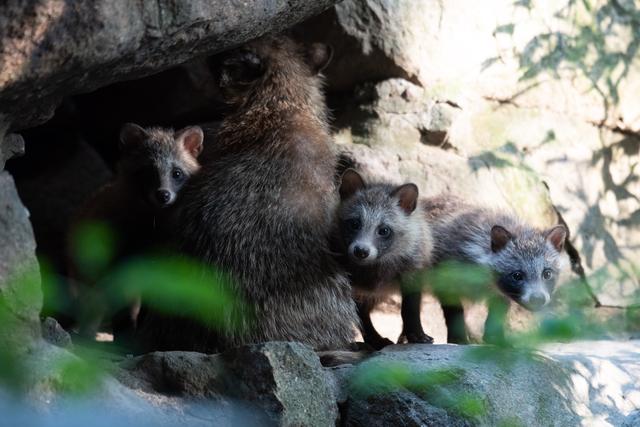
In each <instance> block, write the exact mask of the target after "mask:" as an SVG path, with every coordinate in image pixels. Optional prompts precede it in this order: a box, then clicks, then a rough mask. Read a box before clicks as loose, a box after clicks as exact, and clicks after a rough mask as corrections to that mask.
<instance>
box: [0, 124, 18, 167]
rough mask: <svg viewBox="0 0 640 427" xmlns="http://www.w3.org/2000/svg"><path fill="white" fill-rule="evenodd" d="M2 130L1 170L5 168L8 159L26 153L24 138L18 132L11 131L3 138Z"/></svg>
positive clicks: (0, 138) (0, 145) (0, 143)
mask: <svg viewBox="0 0 640 427" xmlns="http://www.w3.org/2000/svg"><path fill="white" fill-rule="evenodd" d="M2 133H3V132H0V171H3V170H4V165H5V164H6V163H7V160H9V159H12V158H14V157H19V156H22V155H23V154H24V139H23V138H22V136H20V135H18V134H17V133H10V134H8V135H5V136H4V138H2V136H1V135H2Z"/></svg>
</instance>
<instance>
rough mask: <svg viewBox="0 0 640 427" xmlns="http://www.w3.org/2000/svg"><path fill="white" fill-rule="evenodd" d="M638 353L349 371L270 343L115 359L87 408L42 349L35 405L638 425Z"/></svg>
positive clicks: (433, 350) (181, 413) (386, 363)
mask: <svg viewBox="0 0 640 427" xmlns="http://www.w3.org/2000/svg"><path fill="white" fill-rule="evenodd" d="M638 354H640V341H626V342H611V341H583V342H573V343H566V344H550V345H546V346H544V347H543V348H542V349H540V350H537V351H524V350H516V349H498V348H495V347H489V346H456V345H396V346H391V347H388V348H386V349H384V350H383V351H381V352H378V353H375V354H373V355H369V356H367V355H364V354H362V353H352V352H335V353H329V354H327V353H324V354H323V356H324V358H326V357H327V356H331V357H330V358H331V359H333V360H334V361H335V360H344V361H345V362H346V363H343V364H338V365H336V366H333V367H323V366H322V365H321V364H320V358H319V357H318V355H317V354H316V353H315V352H313V351H312V350H311V349H309V348H308V347H306V346H304V345H302V344H299V343H293V342H269V343H264V344H258V345H250V346H244V347H240V348H236V349H232V350H230V351H227V352H225V353H222V354H216V355H205V354H200V353H190V352H157V353H150V354H147V355H144V356H140V357H136V358H126V359H125V360H121V361H112V362H109V368H108V369H109V371H110V374H109V375H105V376H103V377H101V379H100V380H99V384H98V385H97V386H96V387H95V388H94V389H93V391H92V392H91V393H90V394H89V395H88V396H90V397H83V400H82V401H78V400H74V399H70V397H69V396H73V393H72V392H70V390H69V388H68V387H67V386H65V381H66V380H65V379H64V378H63V376H61V374H60V372H57V371H55V369H54V368H52V367H55V366H60V361H61V360H78V359H77V357H76V356H73V355H72V354H71V353H69V352H68V351H66V350H63V349H61V348H59V347H55V346H52V345H50V344H44V343H42V344H41V346H40V347H39V348H37V349H36V350H35V351H34V352H33V353H32V355H31V356H30V357H29V362H28V363H29V364H30V365H32V366H31V368H30V372H32V373H33V375H34V378H33V381H32V382H31V385H30V389H31V392H30V397H31V399H30V402H31V403H30V405H33V404H34V403H33V402H36V410H37V411H39V412H40V413H41V414H42V420H43V421H42V423H43V424H44V425H49V424H48V423H50V422H51V420H55V419H60V418H58V417H62V416H64V417H65V419H70V420H77V423H75V422H74V421H70V422H71V425H76V424H78V425H80V423H81V422H83V420H84V421H86V420H87V419H92V420H95V419H98V420H99V421H98V425H102V424H104V425H112V424H113V422H117V423H119V424H135V425H146V424H148V425H177V424H180V425H187V426H205V425H240V424H241V425H273V424H277V425H286V426H294V425H295V426H299V425H304V426H334V425H345V426H383V425H410V426H414V425H415V426H417V425H430V426H439V425H447V426H467V425H486V426H489V425H491V426H495V425H510V426H511V425H514V426H515V425H529V426H536V425H540V426H568V425H580V424H582V425H594V424H598V425H615V426H632V425H637V424H634V423H635V422H637V420H638V418H639V412H638V409H637V408H638V407H640V388H639V386H638V384H640V364H638V363H637V355H638ZM33 397H37V398H36V399H33ZM32 410H33V407H30V408H25V409H24V410H20V409H16V406H15V405H14V406H12V407H11V410H9V409H7V412H5V411H4V410H3V413H5V414H13V417H12V416H8V417H7V418H5V419H4V421H11V422H13V421H17V420H19V419H21V418H20V417H21V416H25V413H27V411H32ZM16 417H17V419H16ZM3 418H4V417H3ZM92 423H93V422H92ZM239 423H240V424H239ZM0 424H2V423H0Z"/></svg>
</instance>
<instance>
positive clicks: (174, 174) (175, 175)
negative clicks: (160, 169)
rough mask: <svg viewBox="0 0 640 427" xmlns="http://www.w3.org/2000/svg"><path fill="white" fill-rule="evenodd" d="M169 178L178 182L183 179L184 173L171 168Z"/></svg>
mask: <svg viewBox="0 0 640 427" xmlns="http://www.w3.org/2000/svg"><path fill="white" fill-rule="evenodd" d="M171 178H173V179H175V180H176V181H180V180H181V179H182V178H184V172H182V170H180V169H178V168H173V170H172V171H171Z"/></svg>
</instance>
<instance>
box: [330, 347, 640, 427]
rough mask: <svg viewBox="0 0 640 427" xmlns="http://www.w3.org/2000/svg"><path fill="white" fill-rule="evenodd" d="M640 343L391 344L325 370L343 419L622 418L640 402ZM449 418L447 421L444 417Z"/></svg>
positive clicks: (562, 421)
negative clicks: (519, 346) (531, 347)
mask: <svg viewBox="0 0 640 427" xmlns="http://www.w3.org/2000/svg"><path fill="white" fill-rule="evenodd" d="M639 350H640V342H638V341H629V342H612V341H590V342H574V343H567V344H553V345H547V346H545V347H543V348H542V349H541V350H540V351H536V352H534V353H528V352H524V351H517V350H512V349H503V350H499V349H495V348H492V347H484V346H455V345H401V346H393V347H387V348H386V349H384V350H383V351H382V352H380V353H378V354H377V355H375V356H373V357H371V358H370V359H368V360H366V361H365V362H362V363H361V364H359V365H358V366H356V367H353V366H351V365H342V366H339V367H337V368H327V369H328V372H329V373H330V374H331V375H333V376H334V377H336V382H337V384H338V385H339V387H341V388H342V390H343V392H345V390H346V392H345V393H346V394H347V395H348V397H347V398H344V401H343V403H341V406H342V414H343V419H342V422H343V423H345V425H362V426H364V425H388V424H387V422H388V421H389V420H391V419H394V424H396V425H486V426H492V425H531V426H566V425H610V426H616V425H622V423H623V422H629V420H632V419H633V418H632V417H633V416H634V413H635V412H634V411H636V407H637V404H638V400H639V399H640V388H639V387H638V384H639V380H640V366H639V365H638V364H637V360H636V358H635V356H636V355H637V354H638V351H639ZM443 423H444V424H443Z"/></svg>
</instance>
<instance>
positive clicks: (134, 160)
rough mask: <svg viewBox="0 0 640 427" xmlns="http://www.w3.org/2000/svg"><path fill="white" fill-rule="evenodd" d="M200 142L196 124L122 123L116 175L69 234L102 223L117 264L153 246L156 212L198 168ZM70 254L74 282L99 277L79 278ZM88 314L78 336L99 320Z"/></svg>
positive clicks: (82, 211) (86, 207)
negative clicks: (180, 126)
mask: <svg viewBox="0 0 640 427" xmlns="http://www.w3.org/2000/svg"><path fill="white" fill-rule="evenodd" d="M202 141H203V133H202V130H201V129H200V128H199V127H197V126H193V127H187V128H184V129H181V130H178V131H173V130H170V129H161V128H142V127H140V126H138V125H136V124H133V123H127V124H125V125H124V126H123V127H122V130H121V131H120V150H121V157H120V160H119V162H118V165H117V170H116V175H115V178H114V180H113V181H112V182H110V183H108V184H107V185H105V186H104V187H102V188H101V189H100V190H98V191H97V192H96V193H95V194H94V195H93V196H92V197H91V198H90V199H89V200H88V202H87V203H86V204H85V205H84V206H83V207H82V208H81V209H80V210H79V213H78V215H77V216H76V218H75V219H74V221H73V225H72V230H71V231H72V233H73V232H75V230H76V227H77V226H78V225H79V224H81V223H89V222H99V223H104V224H105V225H107V226H108V227H110V230H111V231H113V232H114V234H115V235H116V242H117V245H118V246H117V248H116V254H115V259H114V261H116V262H117V261H119V260H122V259H123V258H124V257H126V256H129V255H132V254H134V253H137V252H139V251H141V250H144V249H147V248H149V247H150V246H152V245H153V241H154V240H155V237H156V236H155V235H156V233H157V231H156V229H155V220H156V216H159V215H162V214H163V213H164V211H165V208H167V207H169V206H171V205H173V204H174V203H175V201H176V199H177V197H178V194H179V192H180V190H181V189H182V187H183V186H184V184H185V183H186V182H187V181H188V180H189V178H190V177H191V176H192V175H193V174H195V173H196V172H197V171H198V169H199V168H200V165H199V164H198V160H197V158H198V156H199V155H200V153H201V151H202ZM70 258H71V265H70V275H71V276H72V277H73V279H74V280H75V281H76V282H77V283H76V285H80V286H81V287H82V286H83V284H84V285H89V284H90V283H87V282H95V281H96V280H97V279H98V278H96V277H92V278H89V277H84V276H83V274H82V272H81V270H82V269H81V268H78V266H77V265H75V264H74V262H73V257H70ZM84 290H87V289H84ZM72 293H73V294H75V295H76V296H79V298H80V299H79V301H78V305H79V306H80V307H78V310H79V311H80V312H82V310H83V309H82V306H83V301H82V294H83V290H82V289H72ZM78 294H80V295H78ZM91 317H93V320H90V321H88V322H83V323H87V324H88V326H87V330H86V331H85V332H84V333H83V334H87V335H90V334H92V333H94V332H96V331H95V330H96V329H97V328H98V326H99V325H98V324H96V322H98V323H99V321H101V320H102V319H101V316H100V315H97V316H92V315H91ZM125 323H128V322H125ZM122 327H123V328H127V327H128V326H127V325H122ZM114 329H118V326H117V325H114ZM114 333H116V334H117V331H114Z"/></svg>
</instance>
